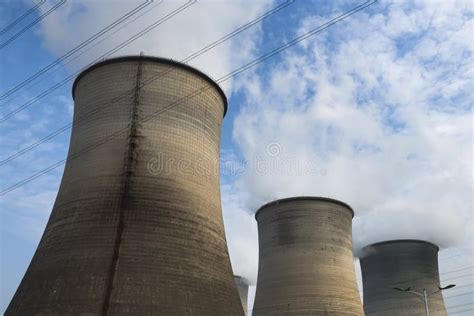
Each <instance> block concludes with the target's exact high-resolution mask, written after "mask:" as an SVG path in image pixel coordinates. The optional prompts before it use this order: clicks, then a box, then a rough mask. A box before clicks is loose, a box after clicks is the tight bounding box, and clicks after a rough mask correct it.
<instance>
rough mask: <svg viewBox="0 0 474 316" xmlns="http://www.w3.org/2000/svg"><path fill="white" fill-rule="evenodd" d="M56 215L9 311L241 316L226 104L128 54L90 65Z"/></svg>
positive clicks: (174, 69)
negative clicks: (224, 166) (225, 172)
mask: <svg viewBox="0 0 474 316" xmlns="http://www.w3.org/2000/svg"><path fill="white" fill-rule="evenodd" d="M73 97H74V100H75V108H74V126H73V130H72V136H71V143H70V147H69V153H68V161H67V164H66V166H65V170H64V175H63V178H62V182H61V186H60V189H59V192H58V195H57V198H56V202H55V204H54V208H53V210H52V213H51V216H50V219H49V222H48V224H47V226H46V229H45V232H44V234H43V236H42V238H41V241H40V243H39V246H38V248H37V250H36V253H35V255H34V257H33V259H32V261H31V263H30V266H29V268H28V270H27V272H26V274H25V276H24V278H23V280H22V282H21V284H20V286H19V288H18V290H17V292H16V294H15V296H14V297H13V300H12V301H11V303H10V305H9V307H8V309H7V311H6V314H7V315H99V314H100V315H107V314H108V315H121V314H129V315H243V311H242V305H241V303H240V300H239V294H238V291H237V287H236V285H235V282H234V278H233V273H232V268H231V264H230V260H229V255H228V250H227V244H226V239H225V234H224V225H223V220H222V213H221V203H220V189H219V168H218V165H219V164H218V161H219V146H220V130H221V123H222V118H223V116H224V114H225V112H226V107H227V100H226V97H225V95H224V93H223V92H222V90H221V89H220V88H219V87H218V86H217V84H216V83H214V82H213V81H212V80H211V79H210V78H209V77H207V76H206V75H204V74H203V73H201V72H200V71H198V70H196V69H194V68H192V67H190V66H187V65H185V64H181V63H178V62H174V61H171V60H167V59H162V58H154V57H145V56H129V57H120V58H115V59H109V60H106V61H103V62H100V63H98V64H95V65H93V66H91V67H90V68H88V69H86V70H85V71H83V72H82V73H81V74H80V75H79V76H78V78H77V79H76V81H75V83H74V86H73Z"/></svg>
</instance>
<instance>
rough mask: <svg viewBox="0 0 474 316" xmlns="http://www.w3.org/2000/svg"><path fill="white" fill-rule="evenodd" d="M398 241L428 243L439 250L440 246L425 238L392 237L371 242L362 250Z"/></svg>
mask: <svg viewBox="0 0 474 316" xmlns="http://www.w3.org/2000/svg"><path fill="white" fill-rule="evenodd" d="M398 243H420V244H427V245H430V246H433V247H434V248H436V249H437V250H438V251H439V246H438V245H436V244H435V243H432V242H430V241H427V240H423V239H392V240H385V241H379V242H376V243H373V244H369V245H367V246H365V247H363V248H362V250H366V249H369V248H370V247H377V246H383V245H386V244H398Z"/></svg>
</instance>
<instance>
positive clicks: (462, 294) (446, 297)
mask: <svg viewBox="0 0 474 316" xmlns="http://www.w3.org/2000/svg"><path fill="white" fill-rule="evenodd" d="M468 294H471V295H472V294H474V292H473V291H471V292H464V293H460V294H455V295H449V296H444V298H445V299H448V298H451V297H458V296H464V295H468Z"/></svg>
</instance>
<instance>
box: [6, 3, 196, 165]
mask: <svg viewBox="0 0 474 316" xmlns="http://www.w3.org/2000/svg"><path fill="white" fill-rule="evenodd" d="M195 3H196V0H188V1H187V2H186V3H185V4H183V5H182V6H180V7H178V8H177V9H175V10H174V11H172V12H170V13H168V14H167V15H166V16H164V17H162V18H160V19H158V20H157V21H155V22H154V23H152V24H151V25H149V26H148V27H146V28H145V29H143V30H141V31H140V32H138V33H137V34H135V35H134V36H132V37H130V38H128V39H127V40H126V41H124V42H122V43H120V44H119V45H118V46H115V48H113V49H111V50H109V51H107V52H106V53H104V54H103V55H101V56H100V57H98V58H96V59H94V60H93V61H92V62H90V63H89V64H87V65H86V66H85V67H83V68H82V69H80V70H79V71H77V72H75V73H73V74H71V75H69V76H68V77H66V78H65V79H63V80H62V81H60V82H59V83H57V84H55V85H54V86H52V87H50V88H48V89H47V90H45V91H43V92H42V93H40V94H39V95H37V96H36V97H35V98H33V99H31V100H29V101H27V102H26V103H24V104H22V105H21V106H19V107H17V108H16V109H15V110H13V111H11V112H9V113H8V114H6V115H4V116H3V117H2V118H0V124H1V123H3V122H5V121H6V120H8V119H9V118H11V117H12V116H14V115H16V114H17V113H19V112H21V111H23V110H24V109H26V108H27V107H29V106H30V105H32V104H34V103H36V102H38V101H39V100H40V99H42V98H44V97H45V96H47V95H48V94H50V93H51V92H53V91H55V90H56V89H58V88H60V87H62V86H63V85H65V84H66V83H68V82H69V81H71V80H72V79H74V78H75V77H76V76H77V75H78V74H79V73H81V71H82V70H83V69H85V68H87V67H89V66H91V65H93V64H94V63H96V62H98V61H100V60H103V59H106V58H107V57H109V56H111V55H112V54H114V53H116V52H117V51H119V50H120V49H122V48H124V47H126V46H127V45H129V44H131V43H132V42H134V41H136V40H137V39H139V38H141V37H142V36H143V35H145V34H146V33H148V32H150V31H152V30H153V29H155V28H157V27H158V26H159V25H161V24H163V23H164V22H166V21H168V20H169V19H171V18H172V17H174V16H175V15H177V14H178V13H180V12H181V11H184V10H185V9H186V8H188V7H190V6H191V5H193V4H195ZM7 159H8V158H7ZM2 164H3V161H1V162H0V166H1V165H2Z"/></svg>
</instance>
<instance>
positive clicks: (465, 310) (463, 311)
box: [449, 308, 474, 315]
mask: <svg viewBox="0 0 474 316" xmlns="http://www.w3.org/2000/svg"><path fill="white" fill-rule="evenodd" d="M473 310H474V309H473V308H470V309H463V310H462V311H454V312H451V311H449V314H450V315H454V314H461V313H465V312H470V311H473Z"/></svg>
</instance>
